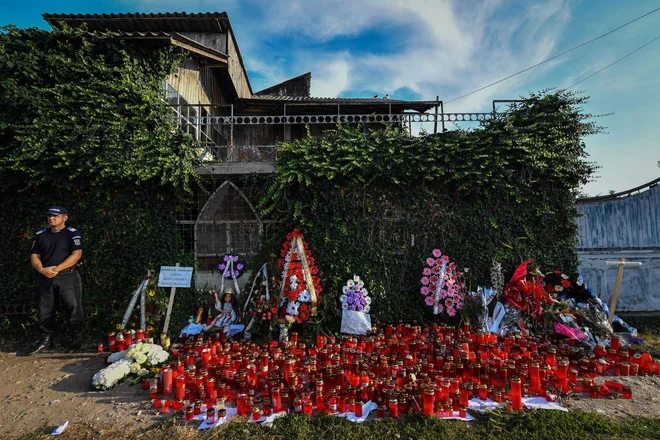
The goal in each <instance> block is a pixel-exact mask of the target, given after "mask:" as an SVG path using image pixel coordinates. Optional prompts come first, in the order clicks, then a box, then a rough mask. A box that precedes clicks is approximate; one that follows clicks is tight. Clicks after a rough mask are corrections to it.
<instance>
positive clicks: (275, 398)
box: [270, 388, 282, 412]
mask: <svg viewBox="0 0 660 440" xmlns="http://www.w3.org/2000/svg"><path fill="white" fill-rule="evenodd" d="M270 395H271V401H272V402H273V411H274V412H279V411H280V410H281V409H282V398H281V396H280V389H279V388H273V389H272V390H271V392H270Z"/></svg>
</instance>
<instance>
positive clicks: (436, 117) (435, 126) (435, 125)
mask: <svg viewBox="0 0 660 440" xmlns="http://www.w3.org/2000/svg"><path fill="white" fill-rule="evenodd" d="M435 102H437V104H436V105H435V122H434V123H433V134H438V105H440V96H436V97H435Z"/></svg>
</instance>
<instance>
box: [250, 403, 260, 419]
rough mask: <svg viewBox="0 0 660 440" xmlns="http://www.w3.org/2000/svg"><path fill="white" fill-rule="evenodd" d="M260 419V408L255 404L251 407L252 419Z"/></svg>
mask: <svg viewBox="0 0 660 440" xmlns="http://www.w3.org/2000/svg"><path fill="white" fill-rule="evenodd" d="M260 419H261V410H260V409H259V408H257V407H256V406H255V407H254V408H252V420H254V421H255V422H256V421H259V420H260Z"/></svg>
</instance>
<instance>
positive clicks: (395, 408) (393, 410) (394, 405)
mask: <svg viewBox="0 0 660 440" xmlns="http://www.w3.org/2000/svg"><path fill="white" fill-rule="evenodd" d="M389 411H390V417H392V418H393V419H397V418H399V401H398V400H397V398H396V397H391V398H390V401H389Z"/></svg>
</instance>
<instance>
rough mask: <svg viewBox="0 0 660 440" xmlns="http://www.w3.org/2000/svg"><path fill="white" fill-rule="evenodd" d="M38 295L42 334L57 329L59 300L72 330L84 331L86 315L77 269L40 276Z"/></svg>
mask: <svg viewBox="0 0 660 440" xmlns="http://www.w3.org/2000/svg"><path fill="white" fill-rule="evenodd" d="M36 296H37V313H38V315H39V330H40V331H41V333H42V334H51V333H53V331H54V330H55V312H56V311H57V302H59V306H60V310H61V311H62V313H63V314H64V319H65V321H66V322H67V323H68V324H69V327H70V328H71V331H73V332H74V333H75V332H80V331H82V329H83V327H84V325H85V315H84V313H83V308H82V282H81V281H80V274H79V273H78V272H77V271H73V272H70V271H69V272H60V273H59V274H57V275H56V276H55V277H54V278H46V277H44V276H40V277H39V281H37V291H36Z"/></svg>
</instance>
